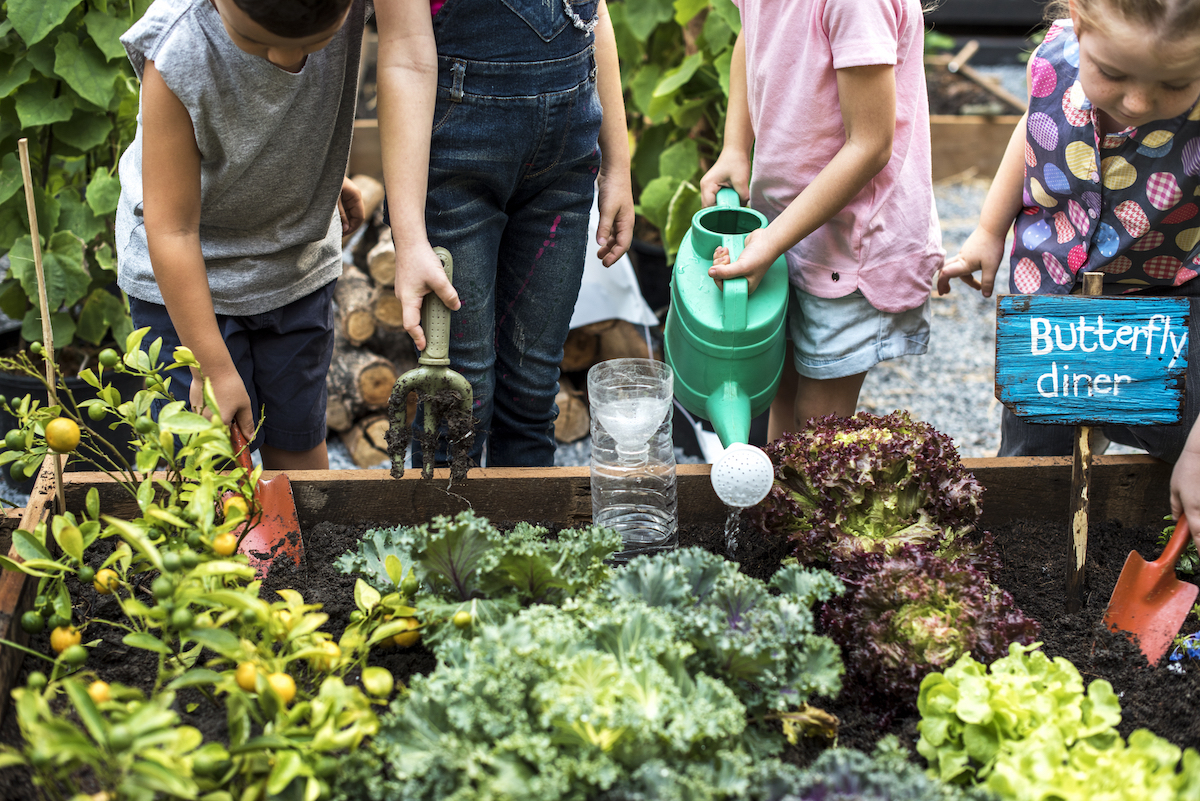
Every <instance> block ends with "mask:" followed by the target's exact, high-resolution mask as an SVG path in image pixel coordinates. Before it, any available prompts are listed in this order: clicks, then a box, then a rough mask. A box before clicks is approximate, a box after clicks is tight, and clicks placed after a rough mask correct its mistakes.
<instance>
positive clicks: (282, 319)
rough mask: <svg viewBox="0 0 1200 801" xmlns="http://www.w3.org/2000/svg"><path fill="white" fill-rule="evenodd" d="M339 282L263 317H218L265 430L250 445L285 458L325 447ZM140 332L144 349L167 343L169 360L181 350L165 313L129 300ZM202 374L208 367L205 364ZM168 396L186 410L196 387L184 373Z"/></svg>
mask: <svg viewBox="0 0 1200 801" xmlns="http://www.w3.org/2000/svg"><path fill="white" fill-rule="evenodd" d="M336 285H337V281H330V282H329V283H328V284H326V285H325V286H323V287H321V288H320V289H318V290H317V291H316V292H313V293H312V294H310V295H305V296H304V297H302V298H300V299H299V300H297V301H294V302H292V303H289V304H287V305H286V306H281V307H280V308H278V309H273V310H272V311H269V312H263V313H262V314H251V315H247V316H244V317H231V316H228V315H224V314H218V315H217V326H218V327H219V328H220V330H221V337H222V338H223V339H224V340H225V347H227V348H228V349H229V355H230V357H231V358H232V359H233V363H234V364H235V365H236V366H237V370H238V373H239V374H241V376H242V382H243V383H244V384H245V385H246V392H247V393H248V394H249V395H250V406H251V408H252V409H253V410H254V423H255V426H257V425H258V422H259V415H260V413H262V416H263V425H262V427H261V429H260V430H259V431H258V436H257V437H255V440H254V442H253V443H251V449H252V450H257V449H258V447H259V446H261V445H263V444H267V445H270V446H271V447H272V448H278V449H280V450H284V451H297V452H302V451H308V450H312V449H313V448H315V447H317V446H318V445H320V444H321V443H322V442H324V441H325V404H326V401H327V399H328V394H327V390H326V387H325V376H326V374H327V373H328V372H329V362H330V359H331V358H332V357H333V290H334V287H335V286H336ZM129 308H130V311H131V312H132V314H133V324H134V327H135V328H144V327H147V326H148V327H149V328H150V332H149V333H148V334H147V335H146V337H145V338H144V339H143V340H142V343H143V346H146V345H149V344H150V343H151V342H153V341H154V340H155V339H157V338H158V337H162V341H163V349H162V353H163V354H164V357H165V358H169V354H171V353H174V351H175V348H177V347H179V345H180V344H181V343H180V341H179V336H178V334H176V333H175V326H174V325H172V324H171V318H170V316H169V315H168V314H167V307H166V306H163V305H161V304H158V303H150V302H147V301H144V300H138V299H137V298H132V297H131V298H130V299H129ZM201 368H203V365H201ZM170 376H171V394H172V395H174V396H175V398H176V399H177V400H182V401H184V402H185V403H186V402H187V400H188V393H189V392H190V390H191V385H192V373H191V371H190V370H187V369H176V370H172V371H170Z"/></svg>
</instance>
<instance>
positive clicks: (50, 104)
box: [16, 78, 75, 128]
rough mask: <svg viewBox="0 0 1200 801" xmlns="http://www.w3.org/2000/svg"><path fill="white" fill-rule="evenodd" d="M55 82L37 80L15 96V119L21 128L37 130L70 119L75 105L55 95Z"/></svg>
mask: <svg viewBox="0 0 1200 801" xmlns="http://www.w3.org/2000/svg"><path fill="white" fill-rule="evenodd" d="M55 83H56V82H55V81H52V80H50V79H47V78H39V79H38V80H36V81H34V82H33V83H29V84H26V85H25V88H24V89H23V90H22V91H21V92H20V93H19V94H18V95H17V98H16V99H17V119H19V120H20V122H21V127H22V128H39V127H41V126H43V125H51V124H53V123H56V122H64V121H66V120H69V119H71V114H72V113H74V111H75V104H74V103H73V102H72V101H71V98H70V97H68V96H65V95H59V94H58V93H57V87H56V85H55Z"/></svg>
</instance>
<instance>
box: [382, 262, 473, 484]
mask: <svg viewBox="0 0 1200 801" xmlns="http://www.w3.org/2000/svg"><path fill="white" fill-rule="evenodd" d="M433 252H434V253H436V254H437V255H438V258H440V259H441V260H442V266H443V267H444V268H445V270H446V278H447V279H448V280H449V281H450V282H451V283H453V281H454V259H453V258H452V257H451V256H450V251H448V250H446V249H445V248H434V249H433ZM421 328H422V329H423V330H424V331H425V350H423V351H421V356H420V357H419V358H418V359H417V366H416V367H415V368H413V369H412V370H409V371H408V372H407V373H405V374H404V375H402V376H400V377H399V378H398V379H396V385H395V386H394V387H393V388H392V396H391V398H390V399H389V400H388V418H389V419H390V420H391V425H390V426H389V427H388V432H387V445H388V456H389V457H390V458H391V460H392V476H394V477H395V478H400V477H401V476H403V475H404V452H405V450H407V448H408V443H409V441H410V440H411V439H412V428H411V421H410V420H409V419H408V393H410V392H416V393H417V403H418V404H419V405H420V406H421V408H422V410H423V412H424V416H425V425H424V433H423V434H422V435H421V450H422V457H423V464H422V465H421V476H422V477H423V478H433V462H434V453H435V451H436V448H437V431H438V425H439V424H440V423H442V422H445V423H446V426H447V430H448V436H449V440H450V446H451V461H450V466H451V471H450V477H451V479H457V478H465V477H466V473H467V467H468V466H469V465H468V460H467V453H468V452H469V451H470V449H471V443H472V442H473V441H474V439H475V421H474V417H473V416H472V413H471V403H472V396H471V384H470V382H468V381H467V379H465V378H463V377H462V376H461V375H459V374H458V373H456V372H455V371H453V370H451V369H450V309H448V308H446V304H444V303H442V299H441V298H439V297H438V296H437V294H436V293H434V292H430V293H429V294H427V295H426V296H425V298H424V300H423V301H422V304H421Z"/></svg>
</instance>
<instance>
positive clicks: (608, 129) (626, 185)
mask: <svg viewBox="0 0 1200 801" xmlns="http://www.w3.org/2000/svg"><path fill="white" fill-rule="evenodd" d="M598 13H599V15H600V16H599V22H598V23H597V24H596V71H597V81H598V83H599V86H598V90H599V94H600V105H601V107H602V108H603V109H604V121H603V123H601V126H600V157H601V162H600V175H599V176H598V177H597V179H596V187H597V192H598V194H599V204H600V225H599V226H598V227H597V229H596V244H597V245H599V246H600V250H599V251H597V253H596V256H597V257H598V258H599V259H600V260H601V262H603V264H604V266H605V267H611V266H612V265H613V264H615V263H616V261H617V259H619V258H621V256H622V255H624V254H625V252H626V251H627V250H629V243H630V242H632V241H633V186H632V183H631V179H630V177H629V132H628V130H627V129H626V127H625V98H624V97H622V95H621V65H620V63H619V62H618V61H617V38H616V35H615V34H614V33H613V27H612V20H611V19H609V16H608V6H607V4H605V2H604V0H600V9H599V12H598Z"/></svg>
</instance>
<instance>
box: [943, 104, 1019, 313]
mask: <svg viewBox="0 0 1200 801" xmlns="http://www.w3.org/2000/svg"><path fill="white" fill-rule="evenodd" d="M1027 115H1028V112H1026V115H1024V116H1022V117H1021V121H1020V122H1018V123H1017V127H1016V128H1015V129H1013V133H1012V137H1011V138H1010V139H1009V140H1008V147H1007V148H1005V150H1004V158H1002V159H1001V160H1000V167H999V168H998V169H997V170H996V177H995V178H993V179H992V185H991V187H990V188H989V189H988V193H987V198H985V199H984V201H983V210H982V211H981V212H980V213H979V227H977V228H976V229H975V230H974V231H972V232H971V235H970V236H969V237H967V241H966V242H964V243H963V246H962V247H961V248H959V251H958V253H957V254H956V255H955V256H954V257H952V258H950V259H947V260H946V264H945V265H944V266H943V267H942V271H941V274H940V275H939V276H938V282H937V288H938V294H939V295H945V294H946V293H947V292H949V291H950V279H951V278H959V279H961V280H962V282H963V283H965V284H966V285H967V286H969V287H971V288H972V289H978V290H979V291H980V292H982V293H983V296H984V297H985V298H990V297H991V296H992V288H993V287H994V285H995V283H996V271H997V270H998V269H999V268H1000V262H1001V261H1002V260H1003V259H1004V239H1005V237H1006V236H1008V229H1009V228H1011V227H1012V224H1013V220H1015V219H1016V218H1017V214H1019V213H1020V211H1021V185H1022V183H1023V182H1024V181H1025V120H1026V116H1027ZM976 270H980V271H982V275H981V278H982V279H983V280H982V281H980V280H976V278H975V276H974V275H973V273H974V272H975V271H976Z"/></svg>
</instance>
